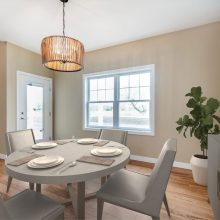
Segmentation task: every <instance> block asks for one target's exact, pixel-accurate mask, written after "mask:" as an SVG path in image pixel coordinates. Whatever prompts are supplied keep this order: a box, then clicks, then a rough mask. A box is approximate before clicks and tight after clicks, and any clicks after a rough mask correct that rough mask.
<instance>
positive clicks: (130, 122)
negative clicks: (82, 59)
mask: <svg viewBox="0 0 220 220" xmlns="http://www.w3.org/2000/svg"><path fill="white" fill-rule="evenodd" d="M132 71H133V70H132ZM132 71H131V72H130V73H128V74H120V73H119V74H114V75H112V76H108V77H106V76H104V77H100V76H98V77H94V78H92V77H90V78H88V79H87V80H88V81H89V87H88V89H89V90H88V97H89V99H88V100H87V103H88V109H87V112H86V115H87V116H86V118H87V127H94V128H95V127H97V128H98V127H112V128H119V129H120V128H123V129H127V130H141V131H142V130H143V131H148V130H149V131H150V130H151V121H152V120H151V117H152V114H151V111H152V109H151V104H152V103H151V98H152V97H151V95H152V94H151V86H153V85H151V72H150V71H146V72H140V73H138V72H135V73H132ZM115 82H116V84H115ZM116 85H117V86H116ZM115 94H116V95H115ZM114 99H115V100H114ZM114 106H115V107H114ZM116 106H117V107H116ZM115 119H116V120H115Z"/></svg>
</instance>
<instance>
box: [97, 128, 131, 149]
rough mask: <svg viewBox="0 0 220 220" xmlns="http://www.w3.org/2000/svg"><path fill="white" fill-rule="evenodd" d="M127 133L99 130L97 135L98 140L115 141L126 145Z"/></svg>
mask: <svg viewBox="0 0 220 220" xmlns="http://www.w3.org/2000/svg"><path fill="white" fill-rule="evenodd" d="M127 133H128V132H127V131H122V130H116V129H101V130H100V132H99V135H98V139H102V140H110V141H115V142H118V143H121V144H124V145H126V141H127Z"/></svg>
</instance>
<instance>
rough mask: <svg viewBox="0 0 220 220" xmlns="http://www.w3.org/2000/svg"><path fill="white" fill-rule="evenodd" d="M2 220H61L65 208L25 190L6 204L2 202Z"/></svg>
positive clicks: (0, 215) (0, 209)
mask: <svg viewBox="0 0 220 220" xmlns="http://www.w3.org/2000/svg"><path fill="white" fill-rule="evenodd" d="M0 219H4V220H14V219H22V220H30V219H32V220H40V219H41V220H53V219H56V220H58V219H59V220H61V219H64V206H63V205H60V204H59V203H57V202H55V201H53V200H51V199H50V198H48V197H46V196H44V195H42V194H40V193H38V192H35V191H32V190H24V191H22V192H20V193H18V194H16V195H15V196H13V197H11V198H9V199H8V200H6V201H4V202H3V201H1V200H0Z"/></svg>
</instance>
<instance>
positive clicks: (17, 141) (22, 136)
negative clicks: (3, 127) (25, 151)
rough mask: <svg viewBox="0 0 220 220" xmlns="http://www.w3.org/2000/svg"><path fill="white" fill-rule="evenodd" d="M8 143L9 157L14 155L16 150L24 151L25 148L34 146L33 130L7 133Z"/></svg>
mask: <svg viewBox="0 0 220 220" xmlns="http://www.w3.org/2000/svg"><path fill="white" fill-rule="evenodd" d="M6 143H7V149H6V150H7V155H9V154H11V153H13V152H14V151H16V150H19V149H22V148H24V147H31V146H32V145H34V144H35V143H36V142H35V138H34V133H33V130H32V129H27V130H21V131H13V132H7V133H6Z"/></svg>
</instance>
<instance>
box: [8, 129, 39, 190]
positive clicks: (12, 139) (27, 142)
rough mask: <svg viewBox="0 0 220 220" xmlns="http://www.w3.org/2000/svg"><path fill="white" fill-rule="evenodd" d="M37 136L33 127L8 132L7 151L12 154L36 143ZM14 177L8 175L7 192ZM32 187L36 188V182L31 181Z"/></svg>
mask: <svg viewBox="0 0 220 220" xmlns="http://www.w3.org/2000/svg"><path fill="white" fill-rule="evenodd" d="M35 143H36V142H35V138H34V133H33V130H32V129H27V130H20V131H13V132H7V133H6V144H7V145H6V152H7V155H10V154H11V153H13V152H14V151H17V150H21V149H22V148H26V147H31V146H32V145H34V144H35ZM11 182H12V177H10V176H9V177H8V184H7V192H8V191H9V189H10V186H11ZM29 185H30V189H33V188H34V184H33V183H30V184H29ZM37 188H38V191H40V184H37Z"/></svg>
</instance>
